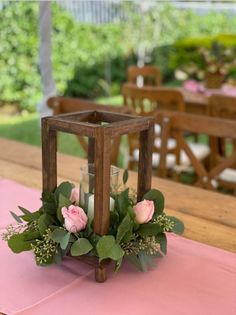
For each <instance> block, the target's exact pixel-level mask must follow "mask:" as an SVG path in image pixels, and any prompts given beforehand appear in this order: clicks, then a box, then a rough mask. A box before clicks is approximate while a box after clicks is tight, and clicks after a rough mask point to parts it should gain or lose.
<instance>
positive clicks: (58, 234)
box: [51, 228, 67, 243]
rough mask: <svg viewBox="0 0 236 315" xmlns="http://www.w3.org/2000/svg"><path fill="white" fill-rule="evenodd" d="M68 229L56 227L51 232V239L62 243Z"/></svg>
mask: <svg viewBox="0 0 236 315" xmlns="http://www.w3.org/2000/svg"><path fill="white" fill-rule="evenodd" d="M66 234H67V231H65V230H63V229H62V228H57V229H55V230H54V231H53V232H52V234H51V239H52V240H53V241H55V242H57V243H61V241H62V240H63V238H64V237H65V235H66Z"/></svg>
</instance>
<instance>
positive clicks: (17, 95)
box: [0, 1, 236, 110]
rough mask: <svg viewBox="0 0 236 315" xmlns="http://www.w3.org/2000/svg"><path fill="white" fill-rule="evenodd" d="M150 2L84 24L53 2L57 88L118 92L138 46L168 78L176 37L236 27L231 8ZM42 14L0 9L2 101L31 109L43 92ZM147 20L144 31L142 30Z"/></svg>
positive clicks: (34, 6) (16, 6) (31, 8)
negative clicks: (141, 10)
mask: <svg viewBox="0 0 236 315" xmlns="http://www.w3.org/2000/svg"><path fill="white" fill-rule="evenodd" d="M152 3H153V7H152V8H151V10H147V11H145V14H143V15H140V14H138V13H133V12H135V10H133V9H132V2H124V5H126V9H127V19H126V21H123V22H121V23H114V24H105V25H89V24H81V23H79V22H78V21H76V20H75V18H74V17H72V15H71V14H70V13H68V12H67V11H64V10H62V9H61V8H60V6H59V5H57V4H56V3H53V4H52V17H53V19H52V21H53V31H52V41H53V42H52V43H53V45H52V47H53V52H52V62H53V75H54V78H55V81H56V86H57V89H58V92H59V93H60V94H65V95H72V96H82V97H89V98H94V97H97V96H102V95H106V94H109V93H112V94H117V93H119V88H120V86H121V84H122V82H124V81H125V79H126V70H127V66H128V65H129V64H131V63H136V59H137V52H138V47H139V46H140V45H142V46H143V47H144V48H145V49H146V50H147V51H148V52H149V56H150V58H149V60H148V61H149V62H150V63H154V64H156V65H157V66H160V68H161V70H162V72H163V77H164V79H168V78H170V77H171V75H172V73H173V62H172V64H171V63H170V57H172V56H173V54H175V53H179V51H180V50H178V49H177V50H176V47H173V46H172V45H173V43H174V42H175V41H176V40H182V39H184V38H187V37H193V36H194V37H196V36H199V35H201V36H202V35H204V36H212V35H215V34H218V33H234V32H235V29H236V17H235V16H233V15H230V14H229V13H227V14H226V13H224V12H218V13H216V12H214V13H213V12H210V13H208V14H204V15H197V14H196V13H194V12H193V11H190V10H176V9H173V7H172V6H170V5H168V4H167V5H164V6H160V5H158V1H156V2H152ZM128 4H129V5H131V7H129V5H128ZM38 16H39V8H38V3H37V2H25V1H18V2H8V3H7V4H6V5H5V6H3V7H2V9H1V10H0V40H1V44H0V54H1V59H0V73H1V80H0V95H1V96H0V101H4V102H9V103H17V104H19V105H20V106H21V108H26V109H28V110H35V105H36V103H37V102H38V101H39V100H40V98H41V97H42V94H41V79H40V74H39V68H38V48H39V36H38ZM143 24H145V29H146V31H142V27H143V26H142V25H143ZM173 48H174V49H173ZM182 53H183V54H188V50H181V54H182ZM181 58H182V57H181ZM183 58H184V56H183ZM171 59H172V58H171ZM174 59H175V60H178V58H177V59H176V58H174Z"/></svg>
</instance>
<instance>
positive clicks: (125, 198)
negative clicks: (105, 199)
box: [117, 188, 129, 217]
mask: <svg viewBox="0 0 236 315" xmlns="http://www.w3.org/2000/svg"><path fill="white" fill-rule="evenodd" d="M117 203H118V211H119V214H120V215H121V217H125V215H126V213H127V209H128V207H129V188H127V189H125V190H124V191H122V192H121V193H120V194H119V195H118V196H117Z"/></svg>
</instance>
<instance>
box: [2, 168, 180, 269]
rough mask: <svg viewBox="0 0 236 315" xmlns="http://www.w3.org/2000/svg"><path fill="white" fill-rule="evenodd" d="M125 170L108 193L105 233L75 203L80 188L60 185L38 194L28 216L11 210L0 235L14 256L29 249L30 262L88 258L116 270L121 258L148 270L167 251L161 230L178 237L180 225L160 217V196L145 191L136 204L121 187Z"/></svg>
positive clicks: (43, 263)
mask: <svg viewBox="0 0 236 315" xmlns="http://www.w3.org/2000/svg"><path fill="white" fill-rule="evenodd" d="M127 179H128V172H127V171H125V172H124V174H123V185H124V186H122V189H119V191H118V192H117V193H115V194H112V199H114V205H113V207H112V209H111V207H110V225H109V231H108V233H107V235H104V236H100V235H97V234H94V232H93V213H90V215H88V209H87V208H86V206H84V207H83V208H82V207H81V205H80V189H79V188H77V187H75V186H74V185H73V184H72V183H69V182H63V183H61V184H60V185H59V186H58V187H57V188H56V189H55V191H54V192H51V193H49V192H43V193H42V198H41V200H42V207H41V208H40V209H38V210H37V211H35V212H33V213H31V212H30V211H28V210H27V209H25V208H23V207H19V209H20V210H21V212H22V215H20V216H19V215H16V214H15V213H13V212H11V214H12V215H13V217H14V218H15V219H16V221H17V224H16V225H12V224H11V225H9V226H8V227H7V229H6V231H5V232H4V233H3V234H2V238H3V239H4V240H5V241H7V242H8V246H9V247H10V248H11V250H12V251H13V252H14V253H20V252H23V251H28V250H32V251H33V253H34V256H35V260H36V264H37V265H40V266H47V265H50V264H53V263H57V264H58V263H60V262H61V261H62V259H63V257H65V256H73V257H83V256H84V255H88V256H91V257H97V258H98V260H99V262H101V261H103V260H107V259H110V260H113V261H115V265H116V270H118V269H119V268H120V266H121V264H122V261H123V259H126V260H128V261H129V262H130V263H132V264H134V265H135V266H136V267H137V268H138V269H140V270H141V271H146V270H147V269H148V268H149V267H153V266H154V262H153V258H155V257H162V256H163V255H165V254H166V252H167V239H166V235H165V233H166V232H174V233H177V234H181V233H182V232H183V230H184V226H183V223H182V222H181V221H179V220H178V219H177V218H175V217H170V216H167V215H166V214H165V213H164V211H163V210H164V196H163V194H162V193H161V192H160V191H158V190H156V189H151V190H150V191H149V192H147V193H146V194H145V195H144V196H143V200H142V201H140V202H137V201H136V193H134V192H132V191H131V190H130V189H129V188H126V182H127Z"/></svg>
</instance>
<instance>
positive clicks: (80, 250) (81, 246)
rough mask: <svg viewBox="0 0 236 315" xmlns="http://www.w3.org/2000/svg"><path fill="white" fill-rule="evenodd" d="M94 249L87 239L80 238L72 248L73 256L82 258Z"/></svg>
mask: <svg viewBox="0 0 236 315" xmlns="http://www.w3.org/2000/svg"><path fill="white" fill-rule="evenodd" d="M91 249H93V246H92V244H91V243H90V242H89V241H88V240H87V239H86V238H79V239H78V240H77V241H75V242H74V243H73V244H72V246H71V250H70V252H71V255H72V256H81V255H85V254H87V253H89V252H90V251H91Z"/></svg>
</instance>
